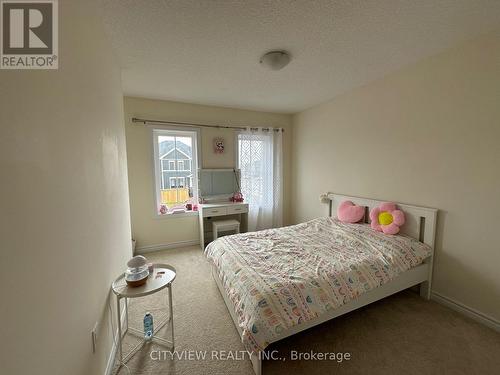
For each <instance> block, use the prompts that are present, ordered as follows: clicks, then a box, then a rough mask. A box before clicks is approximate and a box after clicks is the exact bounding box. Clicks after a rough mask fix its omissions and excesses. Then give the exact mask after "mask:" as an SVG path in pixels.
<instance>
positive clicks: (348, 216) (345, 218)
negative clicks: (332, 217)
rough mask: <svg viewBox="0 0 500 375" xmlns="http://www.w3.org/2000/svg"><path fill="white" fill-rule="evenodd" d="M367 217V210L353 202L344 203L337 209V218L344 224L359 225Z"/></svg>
mask: <svg viewBox="0 0 500 375" xmlns="http://www.w3.org/2000/svg"><path fill="white" fill-rule="evenodd" d="M364 216H365V208H364V207H363V206H356V205H355V204H354V203H352V202H351V201H343V202H342V203H341V204H340V205H339V207H338V208H337V218H338V219H339V220H340V221H341V222H343V223H357V222H358V221H360V220H361V219H363V217H364Z"/></svg>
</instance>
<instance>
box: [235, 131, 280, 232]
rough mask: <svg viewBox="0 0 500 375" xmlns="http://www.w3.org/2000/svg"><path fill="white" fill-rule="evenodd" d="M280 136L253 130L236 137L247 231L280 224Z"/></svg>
mask: <svg viewBox="0 0 500 375" xmlns="http://www.w3.org/2000/svg"><path fill="white" fill-rule="evenodd" d="M282 142H283V135H282V132H281V131H279V130H274V129H273V130H266V129H255V130H253V131H249V132H240V133H238V136H237V166H238V168H239V169H240V173H241V192H242V193H243V197H244V198H245V202H247V203H248V204H249V222H248V228H249V230H260V229H267V228H272V227H279V226H281V225H282V222H283V211H282V202H283V189H282V180H283V177H282V176H283V171H282V165H283V151H282Z"/></svg>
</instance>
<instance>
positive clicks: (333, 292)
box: [205, 217, 431, 352]
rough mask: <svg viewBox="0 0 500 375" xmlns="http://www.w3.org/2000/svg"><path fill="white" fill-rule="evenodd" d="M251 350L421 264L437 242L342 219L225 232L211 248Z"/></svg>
mask: <svg viewBox="0 0 500 375" xmlns="http://www.w3.org/2000/svg"><path fill="white" fill-rule="evenodd" d="M205 254H206V256H207V258H208V259H209V260H210V261H211V262H213V265H214V266H215V269H216V271H217V274H218V277H219V279H220V280H221V283H222V285H223V287H224V289H225V292H226V294H227V296H228V298H229V300H230V301H231V304H232V305H233V307H234V311H235V313H236V316H237V318H238V324H239V326H240V327H241V329H242V332H243V333H242V341H243V344H244V345H245V347H246V349H247V350H249V351H252V352H258V351H261V350H263V349H264V348H265V347H266V346H268V345H269V343H271V342H273V341H276V340H277V339H278V337H279V336H280V335H281V334H282V333H283V332H284V331H286V330H287V329H289V328H291V327H294V326H296V325H300V324H303V323H304V322H307V321H309V320H312V319H315V318H317V317H319V316H321V315H322V314H325V313H327V312H329V311H330V310H332V309H336V308H338V307H340V306H342V305H344V304H346V303H347V302H349V301H351V300H353V299H355V298H357V297H358V296H360V295H361V294H363V293H366V292H368V291H370V290H372V289H375V288H377V287H379V286H381V285H383V284H385V283H388V282H390V281H391V280H392V279H394V278H395V277H397V276H398V275H399V274H400V273H402V272H405V271H407V270H409V269H411V268H413V267H416V266H417V265H419V264H421V263H422V262H423V261H424V260H425V259H426V258H427V257H429V256H430V255H431V248H430V247H429V246H427V245H425V244H423V243H421V242H419V241H417V240H415V239H413V238H410V237H406V236H402V235H396V236H391V235H386V234H383V233H380V232H376V231H374V230H373V229H371V228H370V226H369V225H365V224H346V223H342V222H340V221H338V220H337V219H335V218H331V217H325V218H318V219H314V220H311V221H308V222H306V223H302V224H298V225H293V226H289V227H284V228H277V229H269V230H263V231H259V232H250V233H242V234H236V235H232V236H226V237H222V238H219V239H217V240H215V241H213V242H211V243H210V244H209V245H208V246H207V247H206V249H205Z"/></svg>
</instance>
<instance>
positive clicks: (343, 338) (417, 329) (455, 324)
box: [115, 246, 500, 375]
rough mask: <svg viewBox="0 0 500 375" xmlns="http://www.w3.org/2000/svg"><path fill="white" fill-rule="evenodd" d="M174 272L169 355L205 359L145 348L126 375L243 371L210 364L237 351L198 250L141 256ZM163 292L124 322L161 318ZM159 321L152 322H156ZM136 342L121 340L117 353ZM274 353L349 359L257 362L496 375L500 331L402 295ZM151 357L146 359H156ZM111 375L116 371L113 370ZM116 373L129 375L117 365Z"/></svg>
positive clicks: (240, 363) (135, 305)
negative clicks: (216, 355) (203, 354)
mask: <svg viewBox="0 0 500 375" xmlns="http://www.w3.org/2000/svg"><path fill="white" fill-rule="evenodd" d="M147 258H148V259H150V260H151V261H153V262H157V263H160V262H162V263H169V264H172V265H173V266H174V267H175V268H176V269H177V279H176V280H175V281H174V285H173V301H174V323H175V327H174V328H175V340H176V350H177V351H178V352H182V351H184V350H185V351H190V350H193V351H196V350H199V351H205V350H206V351H207V352H208V354H207V358H206V359H205V360H188V359H182V360H179V359H173V360H172V359H170V357H168V358H164V359H163V360H159V361H158V360H152V359H151V358H150V353H151V351H158V350H160V351H163V350H165V349H164V348H162V347H161V346H157V345H156V344H152V345H151V344H149V345H147V346H144V347H143V349H142V350H141V352H140V353H137V354H136V355H135V356H134V357H133V358H132V359H131V360H130V361H129V362H128V367H129V368H130V373H131V374H163V375H165V374H214V375H215V374H248V375H252V374H253V370H252V367H251V365H250V361H248V360H225V361H223V360H216V359H211V358H209V357H210V353H211V352H212V351H214V350H226V351H228V350H233V351H237V350H244V348H243V345H242V344H241V342H240V339H239V336H238V332H237V331H236V328H235V327H234V325H233V321H232V320H231V316H230V315H229V312H228V311H227V309H226V305H225V304H224V301H223V299H222V297H221V296H220V294H219V291H218V289H217V286H216V285H215V283H214V281H213V280H212V276H211V272H210V266H209V264H208V262H207V261H206V259H205V257H204V256H203V253H202V251H201V250H200V248H199V247H198V246H196V247H186V248H182V249H176V250H165V251H161V252H157V253H152V254H148V255H147ZM165 301H166V297H165V294H163V293H158V294H156V295H153V296H150V297H147V298H139V299H136V300H132V301H131V303H130V310H129V313H130V325H131V326H133V327H136V328H138V329H141V328H142V317H143V316H144V313H145V311H151V312H152V313H153V316H154V317H155V319H161V314H162V312H161V310H159V309H158V306H161V304H164V303H165ZM157 321H158V320H157ZM137 342H138V340H137V339H135V338H134V337H133V336H130V335H128V336H127V338H126V340H125V342H124V350H125V351H126V350H127V349H128V348H131V347H132V346H133V345H135V344H136V343H137ZM271 350H278V351H279V353H280V354H279V355H280V356H283V357H285V358H290V351H291V350H297V351H298V352H302V353H309V352H310V351H311V350H313V351H315V352H348V353H350V355H351V359H350V360H349V361H343V362H341V363H337V362H335V361H291V360H287V361H264V364H263V373H264V374H265V375H272V374H287V375H292V374H303V373H307V374H324V373H332V372H334V373H335V374H401V373H404V374H405V375H411V374H444V373H447V374H498V370H499V369H500V355H499V353H500V334H499V333H497V332H495V331H493V330H491V329H489V328H486V327H484V326H482V325H480V324H478V323H476V322H474V321H473V320H471V319H469V318H466V317H463V316H462V315H460V314H458V313H456V312H454V311H452V310H449V309H448V308H445V307H443V306H441V305H439V304H437V303H435V302H432V301H425V300H423V299H422V298H420V297H419V296H418V295H417V294H415V293H413V292H410V291H404V292H401V293H398V294H396V295H394V296H391V297H388V298H386V299H384V300H382V301H378V302H375V303H373V304H371V305H369V306H366V307H364V308H361V309H359V310H356V311H354V312H351V313H349V314H347V315H344V316H341V317H339V318H336V319H334V320H333V321H330V322H327V323H325V324H323V325H320V326H318V327H315V328H312V329H310V330H308V331H305V332H302V333H300V334H298V335H295V336H293V337H291V338H288V339H285V340H282V341H281V342H278V343H276V344H274V345H272V347H271ZM156 355H157V352H154V355H153V356H156ZM115 373H116V372H115ZM118 373H119V374H120V375H123V374H128V372H127V369H125V368H124V367H122V368H121V369H120V371H119V372H118Z"/></svg>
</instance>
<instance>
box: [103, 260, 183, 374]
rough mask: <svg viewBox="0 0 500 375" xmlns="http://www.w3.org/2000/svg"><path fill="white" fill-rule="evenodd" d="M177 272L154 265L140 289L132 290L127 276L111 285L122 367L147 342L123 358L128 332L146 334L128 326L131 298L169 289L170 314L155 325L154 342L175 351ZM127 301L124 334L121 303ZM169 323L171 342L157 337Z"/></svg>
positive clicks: (168, 266)
mask: <svg viewBox="0 0 500 375" xmlns="http://www.w3.org/2000/svg"><path fill="white" fill-rule="evenodd" d="M175 276H176V271H175V268H174V267H172V266H170V265H167V264H160V263H158V264H156V263H155V264H154V270H153V272H152V273H151V274H150V275H149V277H148V280H147V282H146V284H144V285H141V286H139V287H135V288H132V287H130V286H128V285H127V282H126V281H125V274H124V273H123V274H121V275H120V277H118V278H117V279H116V280H115V281H114V282H113V284H112V285H111V289H112V290H113V293H114V294H116V314H117V318H118V351H119V357H118V358H119V359H120V365H121V364H122V363H126V362H127V361H128V360H129V359H130V358H132V356H133V355H134V354H135V353H137V351H138V350H139V349H140V348H141V347H142V346H143V345H144V343H145V342H146V341H145V340H143V341H141V342H140V343H139V344H138V345H136V346H135V347H134V348H133V349H132V350H131V351H130V352H129V353H128V354H127V355H126V356H125V357H124V356H123V350H122V339H123V337H125V334H126V333H127V331H129V330H130V331H131V332H134V333H136V334H138V335H144V332H142V331H140V330H138V329H135V328H133V327H129V326H128V299H129V298H138V297H144V296H148V295H150V294H153V293H156V292H159V291H160V290H162V289H165V288H166V289H167V292H168V296H167V298H168V309H169V314H168V317H167V318H166V319H164V320H163V321H161V322H160V323H158V324H156V323H154V324H153V329H154V332H153V336H152V338H151V339H152V340H153V341H155V342H157V343H158V344H163V345H167V346H168V347H169V349H170V350H174V314H173V308H172V283H173V281H174V280H175ZM122 299H125V329H124V330H123V332H122V327H121V309H120V301H121V300H122ZM167 323H169V326H170V327H169V328H170V338H171V340H166V339H164V338H161V337H158V336H156V332H158V331H159V330H160V329H161V328H162V327H164V326H165V325H166V324H167Z"/></svg>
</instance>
